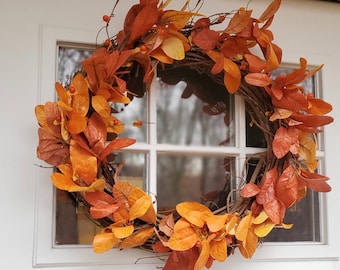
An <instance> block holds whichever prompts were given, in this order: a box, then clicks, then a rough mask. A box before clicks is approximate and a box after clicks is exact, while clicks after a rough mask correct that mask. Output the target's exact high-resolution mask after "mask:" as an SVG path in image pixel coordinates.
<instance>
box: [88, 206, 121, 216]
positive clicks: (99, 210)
mask: <svg viewBox="0 0 340 270" xmlns="http://www.w3.org/2000/svg"><path fill="white" fill-rule="evenodd" d="M118 208H119V205H118V204H109V205H108V204H103V205H100V206H99V205H97V206H92V207H91V208H90V214H91V216H92V217H93V218H95V219H100V218H104V217H108V216H110V215H112V213H113V212H115V211H116V210H117V209H118Z"/></svg>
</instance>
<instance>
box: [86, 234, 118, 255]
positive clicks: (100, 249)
mask: <svg viewBox="0 0 340 270" xmlns="http://www.w3.org/2000/svg"><path fill="white" fill-rule="evenodd" d="M118 241H119V239H118V238H117V237H115V236H114V234H113V233H100V234H97V235H95V236H94V238H93V242H92V247H93V251H94V252H95V253H104V252H106V251H108V250H110V249H112V248H113V247H114V246H115V245H116V244H117V243H118Z"/></svg>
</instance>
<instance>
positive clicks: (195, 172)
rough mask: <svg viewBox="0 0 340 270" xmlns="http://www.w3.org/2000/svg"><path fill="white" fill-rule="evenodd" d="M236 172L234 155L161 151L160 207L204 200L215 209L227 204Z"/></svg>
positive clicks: (158, 191) (171, 206)
mask: <svg viewBox="0 0 340 270" xmlns="http://www.w3.org/2000/svg"><path fill="white" fill-rule="evenodd" d="M233 172H234V159H233V158H224V157H221V156H219V157H218V156H199V155H192V154H191V155H170V154H159V155H158V157H157V187H158V188H157V205H158V209H159V210H161V211H162V210H163V211H164V210H169V209H174V207H175V205H176V204H177V203H179V202H182V201H197V202H201V203H203V204H205V205H207V206H209V207H211V208H212V209H216V208H218V207H217V206H220V205H225V202H226V198H227V194H228V193H229V191H230V186H231V182H230V181H231V176H232V174H233Z"/></svg>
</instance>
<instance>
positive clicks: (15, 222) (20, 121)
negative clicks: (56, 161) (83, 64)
mask: <svg viewBox="0 0 340 270" xmlns="http://www.w3.org/2000/svg"><path fill="white" fill-rule="evenodd" d="M173 1H174V2H178V0H173ZM113 2H114V1H107V0H96V1H89V0H73V1H70V0H58V1H52V0H30V1H25V0H1V1H0V40H1V41H0V89H1V99H0V115H1V118H0V119H1V120H0V123H1V135H0V136H1V137H0V146H1V150H2V154H1V155H0V172H1V180H0V181H1V191H0V207H1V208H0V209H1V212H0V214H1V219H0V228H1V230H0V231H1V232H2V235H1V242H0V243H1V249H0V268H1V269H22V270H26V269H31V268H32V250H33V232H34V215H35V177H36V169H37V168H36V166H35V165H34V164H35V163H36V156H35V149H36V144H37V131H36V129H37V124H36V120H35V116H34V106H35V105H36V104H37V103H38V102H41V100H40V97H39V95H38V93H39V91H38V89H39V83H40V79H41V78H40V77H39V74H40V73H39V69H38V67H39V60H40V54H39V44H40V43H39V25H41V24H44V25H54V26H64V27H67V28H75V29H83V28H87V29H88V27H84V25H91V27H90V29H88V30H93V37H94V38H95V35H96V32H97V30H98V29H99V28H100V27H101V26H102V23H101V17H102V15H103V14H104V13H109V12H110V11H111V8H112V6H111V5H112V3H113ZM120 2H121V3H120V7H119V9H118V10H119V14H121V15H119V14H117V15H116V20H115V21H116V22H117V23H118V24H119V23H121V21H122V16H123V15H124V14H125V10H126V8H127V5H126V3H127V2H129V3H131V2H136V1H127V0H123V1H120ZM181 2H184V1H183V0H182V1H181ZM192 2H195V1H194V0H193V1H192ZM205 2H206V4H205V7H204V10H203V12H204V13H206V14H208V13H209V14H211V13H214V12H220V11H221V10H223V11H229V10H232V9H233V8H237V7H239V6H240V5H245V4H246V3H247V1H243V0H242V1H241V0H233V1H232V0H206V1H205ZM269 2H270V1H269V0H266V1H265V0H253V1H252V2H251V3H250V6H251V7H253V8H254V9H255V10H256V12H258V13H259V12H261V11H262V10H263V9H264V6H265V5H267V4H268V3H269ZM124 8H125V10H124ZM272 29H273V31H274V33H275V35H276V36H275V37H276V43H278V44H279V45H280V46H281V47H282V48H283V51H284V61H287V62H298V59H299V57H300V56H303V57H306V58H307V59H308V60H309V63H310V64H321V63H324V64H325V68H324V69H323V88H324V98H325V99H326V100H327V101H329V102H330V103H332V104H333V105H334V106H335V108H334V110H333V112H332V115H333V116H334V117H335V118H336V121H335V123H333V124H332V125H331V126H329V127H327V128H326V136H325V138H326V149H325V150H326V161H327V162H326V174H327V175H328V176H330V177H331V178H332V180H331V182H330V184H331V185H332V186H333V192H332V193H331V194H330V195H329V196H327V199H328V200H327V202H328V204H329V205H331V208H330V209H332V210H334V211H332V212H331V213H329V215H331V218H330V220H329V221H330V224H329V226H330V232H331V235H330V236H329V239H330V242H331V243H332V244H334V245H336V246H337V248H338V250H340V244H339V243H338V242H337V241H338V240H339V232H336V230H335V229H334V228H335V227H336V223H337V222H340V219H339V218H338V217H337V216H338V213H337V211H338V209H337V208H335V207H334V205H339V195H340V189H339V184H338V183H337V181H338V179H337V178H338V173H337V168H338V167H339V164H338V163H339V161H340V159H339V157H338V154H339V153H340V144H339V142H338V135H337V133H339V132H340V126H339V124H338V121H337V116H339V115H340V112H339V110H340V89H339V88H340V69H339V63H340V53H339V51H338V50H339V44H340V4H334V3H326V2H322V1H312V0H309V1H308V0H299V1H298V0H283V4H282V8H281V10H280V11H279V13H278V14H277V16H276V19H275V22H274V24H273V26H272ZM53 65H54V63H51V66H44V67H42V68H43V69H45V68H46V69H49V68H53ZM51 91H53V86H52V88H51ZM46 181H49V179H46ZM332 205H333V207H332ZM334 245H333V246H334ZM339 253H340V251H339ZM228 267H230V268H229V269H262V270H265V269H273V268H275V269H277V270H280V269H299V270H304V269H309V270H316V269H323V270H328V269H332V270H333V269H334V270H335V269H340V264H339V262H322V261H320V262H316V261H313V262H304V261H301V262H287V263H283V262H279V263H275V262H267V263H265V262H256V263H255V262H249V261H239V260H238V259H234V258H231V259H230V261H229V260H228V261H227V262H226V265H222V264H217V263H216V264H215V267H214V269H224V268H228ZM63 269H68V268H66V267H65V268H63ZM81 269H99V268H98V267H94V268H91V267H89V268H81ZM107 269H113V268H112V267H108V268H107ZM115 269H116V267H115ZM119 269H155V268H154V267H152V266H136V267H132V266H128V267H124V268H123V267H120V268H119Z"/></svg>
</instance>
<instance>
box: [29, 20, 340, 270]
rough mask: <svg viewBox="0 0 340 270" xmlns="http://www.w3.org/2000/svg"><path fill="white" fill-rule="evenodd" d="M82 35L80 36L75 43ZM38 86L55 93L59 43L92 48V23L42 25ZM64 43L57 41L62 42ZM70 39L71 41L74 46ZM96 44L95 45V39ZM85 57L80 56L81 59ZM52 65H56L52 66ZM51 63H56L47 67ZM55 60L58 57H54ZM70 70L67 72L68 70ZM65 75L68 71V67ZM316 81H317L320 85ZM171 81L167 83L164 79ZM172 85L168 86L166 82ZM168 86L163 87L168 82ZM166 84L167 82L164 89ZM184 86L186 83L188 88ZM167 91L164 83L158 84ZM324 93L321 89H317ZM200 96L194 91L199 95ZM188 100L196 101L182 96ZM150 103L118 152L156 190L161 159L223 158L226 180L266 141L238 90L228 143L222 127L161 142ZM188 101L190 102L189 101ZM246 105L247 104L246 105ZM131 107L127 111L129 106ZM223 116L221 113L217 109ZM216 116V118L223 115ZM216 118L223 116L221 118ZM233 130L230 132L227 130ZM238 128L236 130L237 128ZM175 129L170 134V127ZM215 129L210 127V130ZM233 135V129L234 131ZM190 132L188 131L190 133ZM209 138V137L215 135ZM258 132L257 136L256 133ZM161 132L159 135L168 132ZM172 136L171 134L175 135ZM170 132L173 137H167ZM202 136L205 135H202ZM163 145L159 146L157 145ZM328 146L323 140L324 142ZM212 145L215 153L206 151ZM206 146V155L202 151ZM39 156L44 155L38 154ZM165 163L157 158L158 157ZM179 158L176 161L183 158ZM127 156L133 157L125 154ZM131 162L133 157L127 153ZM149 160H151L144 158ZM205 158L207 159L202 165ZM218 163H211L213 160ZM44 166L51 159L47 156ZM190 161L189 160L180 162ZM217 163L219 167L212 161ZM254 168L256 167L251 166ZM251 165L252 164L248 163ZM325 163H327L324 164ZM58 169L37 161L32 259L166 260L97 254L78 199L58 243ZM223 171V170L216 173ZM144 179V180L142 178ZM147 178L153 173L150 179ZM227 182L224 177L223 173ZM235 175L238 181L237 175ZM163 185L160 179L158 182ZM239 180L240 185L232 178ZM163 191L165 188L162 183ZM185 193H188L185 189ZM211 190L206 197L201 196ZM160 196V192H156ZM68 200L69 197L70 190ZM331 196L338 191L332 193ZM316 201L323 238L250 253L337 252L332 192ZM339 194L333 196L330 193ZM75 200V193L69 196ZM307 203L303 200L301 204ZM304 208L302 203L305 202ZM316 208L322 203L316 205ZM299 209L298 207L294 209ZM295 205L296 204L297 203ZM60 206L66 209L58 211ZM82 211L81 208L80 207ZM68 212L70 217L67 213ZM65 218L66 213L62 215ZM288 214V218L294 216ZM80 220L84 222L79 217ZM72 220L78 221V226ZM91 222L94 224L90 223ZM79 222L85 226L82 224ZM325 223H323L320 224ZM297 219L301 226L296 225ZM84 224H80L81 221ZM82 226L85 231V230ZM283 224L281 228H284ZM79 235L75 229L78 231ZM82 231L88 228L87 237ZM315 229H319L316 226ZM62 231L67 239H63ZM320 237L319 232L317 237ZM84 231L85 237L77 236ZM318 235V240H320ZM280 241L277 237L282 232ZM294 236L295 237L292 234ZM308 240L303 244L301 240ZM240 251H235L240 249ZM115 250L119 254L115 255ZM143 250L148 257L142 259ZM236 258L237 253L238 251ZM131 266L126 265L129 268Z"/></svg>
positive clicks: (266, 256) (331, 256)
mask: <svg viewBox="0 0 340 270" xmlns="http://www.w3.org/2000/svg"><path fill="white" fill-rule="evenodd" d="M74 41H77V43H72V42H74ZM40 42H41V43H40V71H39V72H40V73H39V74H40V86H39V90H38V98H39V100H40V102H41V103H44V102H46V101H48V100H53V99H54V91H53V89H54V83H55V81H56V76H57V75H56V74H57V71H56V69H54V68H53V63H56V59H57V57H56V55H58V51H56V50H55V48H56V47H57V48H60V46H61V47H65V49H70V47H71V48H73V49H74V48H77V49H79V48H85V49H86V50H88V49H89V46H87V45H86V46H85V47H84V45H83V44H91V42H93V31H90V30H79V29H65V28H61V27H53V26H46V25H42V26H41V27H40ZM56 45H58V46H56ZM70 45H72V46H70ZM90 47H91V50H92V48H93V46H90ZM77 61H80V58H79V59H77ZM314 61H316V62H322V59H316V60H314ZM51 66H52V68H51ZM48 67H50V68H48ZM56 67H57V65H56ZM72 70H73V68H71V69H70V71H69V72H72ZM69 72H66V74H69ZM61 77H63V78H65V77H64V76H63V75H61ZM181 84H182V83H180V85H178V87H183V85H181ZM315 86H316V88H317V85H315ZM164 87H165V86H164ZM166 87H168V86H166ZM166 87H165V88H166ZM164 90H166V89H164ZM182 90H183V89H182ZM159 92H161V91H159ZM317 94H319V93H317ZM156 98H157V97H156V95H155V91H151V92H150V95H149V96H148V97H147V98H146V99H135V100H134V101H136V102H134V104H137V103H138V101H140V102H150V100H154V99H156ZM193 100H194V99H193ZM184 101H185V102H193V103H194V102H196V101H190V99H188V100H184ZM149 104H150V106H148V107H149V108H150V109H151V110H152V112H154V113H151V114H148V115H147V114H146V112H145V114H144V116H143V117H145V118H143V119H142V120H143V121H145V125H144V129H143V128H142V129H136V128H132V126H131V127H128V128H127V130H129V131H128V132H138V141H139V143H138V144H136V145H133V146H132V147H130V149H129V150H128V151H126V152H122V153H121V155H125V156H121V157H119V158H120V160H127V159H128V158H129V159H131V160H133V161H134V164H139V165H138V166H134V167H135V168H138V169H136V170H135V171H134V172H129V170H128V169H129V168H128V167H125V168H124V169H125V170H126V171H125V172H123V174H122V176H124V175H125V176H130V177H129V179H133V180H134V181H135V183H137V182H138V183H139V184H140V185H141V186H142V187H143V188H145V189H147V190H148V191H149V192H151V193H152V194H157V184H156V181H157V178H158V177H157V167H158V168H160V165H161V164H164V162H165V161H167V160H169V162H170V161H171V162H173V163H174V164H176V161H175V160H181V159H182V160H186V164H188V165H187V167H189V168H194V167H193V165H195V166H196V168H197V167H200V168H209V169H208V170H210V171H211V170H213V171H214V173H215V169H214V168H216V166H220V167H221V164H223V165H225V167H223V169H225V168H227V170H224V171H223V170H221V171H220V172H219V173H220V174H224V176H226V179H225V180H226V181H228V178H227V176H228V175H229V176H236V175H240V173H241V172H242V170H243V166H242V164H243V162H244V161H245V160H246V158H247V157H249V155H251V154H252V153H256V152H258V150H259V149H261V147H264V146H263V145H261V141H262V140H261V136H259V137H256V136H255V135H251V136H250V135H249V134H251V133H252V132H253V133H256V131H255V129H256V128H254V127H250V126H249V125H247V124H246V123H247V120H246V119H247V116H246V113H245V106H244V104H243V102H242V100H241V99H240V98H239V97H238V96H234V97H233V98H232V99H230V109H231V111H230V113H231V115H230V123H231V124H230V125H229V130H225V133H224V137H223V138H224V139H226V138H229V140H227V141H225V142H224V144H225V146H224V147H221V146H216V143H217V142H219V141H220V139H221V138H222V137H221V134H220V133H218V134H212V135H211V136H212V137H213V138H214V139H212V140H211V141H210V142H209V143H211V144H213V143H215V145H214V146H208V145H207V144H203V145H198V144H197V143H196V142H197V140H198V139H196V136H195V143H196V144H194V141H193V143H192V145H183V144H179V145H175V144H171V141H168V142H166V143H165V142H164V141H162V144H157V140H158V138H157V135H159V134H158V133H159V132H157V126H156V122H157V118H156V113H155V112H157V107H156V104H154V103H152V102H151V103H149ZM140 106H141V108H145V106H142V105H140ZM186 106H188V105H186ZM234 107H236V108H238V110H236V111H235V113H234V114H233V111H234V109H233V108H234ZM243 109H244V110H243ZM127 111H129V113H134V115H133V116H131V115H129V116H127V118H128V119H131V118H132V119H135V117H136V115H137V116H138V118H140V117H141V116H140V115H139V112H138V111H134V110H127ZM127 111H126V112H127ZM217 118H218V117H217ZM217 118H215V119H217ZM209 119H210V120H209V121H215V120H213V119H214V118H209ZM216 121H218V120H216ZM227 131H228V133H227ZM235 134H237V136H235ZM168 136H169V135H168ZM209 136H210V135H209ZM228 136H229V137H228ZM186 137H187V138H190V136H189V135H187V136H186ZM209 138H210V137H209ZM255 138H256V140H255ZM162 139H163V138H160V140H162ZM170 139H171V138H170ZM167 140H169V138H168V139H167ZM201 141H202V138H201V139H200V142H201ZM156 146H157V147H156ZM321 146H322V144H321ZM207 148H209V154H208V155H207V153H208V151H207ZM319 150H320V151H318V156H319V158H320V161H321V162H320V165H321V166H322V165H323V162H322V160H323V158H324V153H323V149H322V148H320V149H319ZM203 153H204V155H203ZM188 156H189V157H191V161H189V159H187V157H188ZM37 162H38V161H37ZM157 162H158V164H159V166H157V165H158V164H157ZM177 162H178V161H177ZM127 163H128V162H127ZM129 164H132V163H131V162H130V161H129ZM141 164H142V165H141ZM145 164H146V166H145ZM203 164H204V165H203ZM212 164H213V165H212ZM248 164H249V165H251V164H256V160H255V163H254V162H253V160H250V161H249V162H248ZM41 165H42V166H44V165H45V164H41ZM182 166H184V165H182ZM212 168H213V169H212ZM253 168H254V167H253ZM249 169H251V166H249ZM320 169H321V170H322V167H321V168H320ZM202 171H203V172H205V173H206V172H207V169H205V170H203V169H202ZM51 173H52V168H47V169H46V168H42V167H38V166H37V167H36V182H37V184H36V213H35V227H34V228H35V233H34V249H33V266H34V267H51V266H52V267H55V266H84V265H86V266H94V265H95V266H96V268H98V269H100V266H99V265H128V264H136V263H138V264H145V263H147V264H151V263H152V264H155V265H162V262H161V261H160V260H159V258H150V254H149V253H145V252H144V251H142V250H129V251H126V252H124V253H122V252H120V251H119V250H112V251H109V252H107V253H105V254H101V255H100V256H98V254H95V253H94V252H93V251H92V249H91V247H90V246H89V245H90V244H91V239H92V235H93V234H94V233H95V231H96V230H97V228H95V227H93V224H92V223H89V222H88V221H87V217H85V216H84V215H81V214H80V212H81V208H80V207H79V206H80V205H79V204H78V205H77V206H78V207H77V208H76V210H75V209H74V208H73V210H72V208H69V209H65V208H64V210H65V211H70V209H71V211H72V215H74V217H73V222H74V223H73V225H74V224H77V225H76V227H74V228H77V230H76V231H74V232H73V236H72V237H71V236H66V235H65V236H59V237H60V239H58V241H60V243H56V242H57V241H56V230H57V227H58V226H60V225H61V224H60V223H59V225H58V221H57V215H56V210H57V208H58V207H57V203H56V202H57V200H55V197H54V195H55V196H59V195H57V194H56V191H55V190H54V188H53V186H52V184H51V181H50V180H49V179H50V176H51ZM195 173H197V171H196V170H191V171H190V170H189V171H186V174H187V175H190V174H191V175H193V177H197V176H196V175H195ZM217 177H221V176H217ZM142 179H143V180H142ZM146 179H147V181H146ZM221 182H222V181H221ZM234 182H235V183H234ZM233 185H237V181H233ZM158 186H159V185H158ZM232 187H233V188H234V187H235V186H232ZM214 188H215V189H216V186H215V187H209V188H208V189H207V188H206V187H204V185H203V187H202V192H203V193H209V191H210V190H213V189H214ZM158 191H159V194H160V195H161V194H162V193H161V192H162V190H161V189H160V190H158ZM184 195H185V196H187V195H188V194H184ZM201 198H203V199H204V198H205V199H206V197H204V196H203V197H201ZM63 199H65V197H63V196H61V197H60V200H59V201H58V202H59V203H60V202H61V201H62V200H63ZM157 199H158V198H157ZM67 200H69V198H67ZM177 200H183V198H178V199H177ZM331 200H334V198H333V197H332V196H331ZM312 201H313V203H314V204H316V205H318V206H319V208H318V214H316V213H311V216H312V217H313V218H314V220H315V223H313V224H314V225H312V226H313V227H314V231H316V232H318V233H319V235H320V236H319V238H317V237H316V236H311V235H309V236H307V237H308V239H309V241H308V242H305V241H303V242H300V240H299V242H294V243H292V242H287V243H282V242H271V243H268V242H265V243H264V245H263V246H262V247H261V249H259V250H258V251H257V252H256V254H255V255H254V257H253V258H252V261H263V260H266V261H287V260H291V261H294V260H301V258H305V259H306V260H337V258H338V251H337V250H335V249H334V246H335V240H334V241H332V239H330V240H328V239H327V233H328V229H329V228H328V227H327V226H325V225H326V224H329V225H331V226H330V230H331V231H330V232H329V233H330V234H333V233H335V229H336V228H335V227H333V226H332V224H333V223H329V222H331V221H332V220H334V218H333V219H332V218H331V216H327V215H326V212H327V208H326V207H327V205H326V196H323V195H321V196H317V198H313V199H312ZM332 202H333V201H332ZM173 203H174V202H170V201H168V202H167V201H163V202H162V201H161V200H160V199H159V200H158V205H159V207H163V208H165V207H168V205H170V204H173ZM306 203H309V202H306ZM66 204H68V207H69V206H70V201H68V203H66V202H65V204H64V205H66ZM71 206H72V201H71ZM301 207H302V206H301ZM301 209H303V208H301ZM315 209H317V208H315ZM293 210H295V209H293ZM296 211H297V210H296ZM59 213H60V212H59ZM76 214H77V215H76ZM68 218H70V216H69V214H68ZM64 221H65V220H64ZM288 222H289V221H288ZM80 224H82V225H80ZM73 225H72V226H73ZM89 225H91V226H89ZM78 226H79V227H78ZM318 226H319V227H318ZM296 227H297V226H296ZM79 228H82V229H79ZM63 230H64V232H65V231H68V232H71V229H70V228H69V227H68V228H67V229H66V228H65V227H64V228H63ZM81 230H83V231H81ZM278 232H280V231H278ZM282 233H283V236H280V237H281V239H280V241H284V240H285V239H286V238H287V234H286V233H287V231H282ZM74 235H76V237H75V236H74ZM78 235H82V237H81V239H80V238H79V237H78ZM313 235H315V234H314V233H313ZM62 237H63V239H64V240H62ZM312 237H314V239H313V238H312ZM65 239H68V240H67V241H69V239H73V240H72V241H71V242H72V243H70V242H68V243H66V242H64V243H62V241H66V240H65ZM79 239H80V240H79ZM318 239H319V240H318ZM276 241H277V239H276ZM289 241H290V240H289ZM302 247H303V248H302ZM235 257H236V256H235ZM112 258H115V259H114V260H112ZM141 258H142V259H141ZM234 260H237V257H236V258H234ZM124 269H125V268H124Z"/></svg>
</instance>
